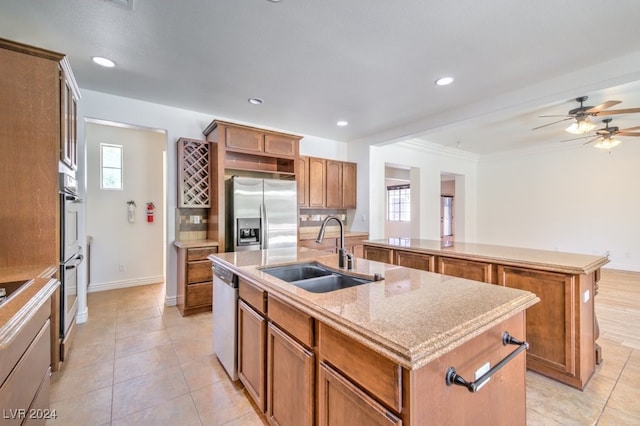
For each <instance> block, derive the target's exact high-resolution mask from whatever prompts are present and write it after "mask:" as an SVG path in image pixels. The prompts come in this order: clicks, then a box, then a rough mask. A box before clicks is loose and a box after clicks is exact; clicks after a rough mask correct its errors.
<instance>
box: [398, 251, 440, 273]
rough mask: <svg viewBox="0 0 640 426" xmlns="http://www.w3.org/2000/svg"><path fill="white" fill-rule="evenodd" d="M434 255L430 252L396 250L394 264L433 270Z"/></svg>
mask: <svg viewBox="0 0 640 426" xmlns="http://www.w3.org/2000/svg"><path fill="white" fill-rule="evenodd" d="M435 259H436V258H435V256H432V255H430V254H421V253H412V252H410V251H401V250H400V251H399V250H396V261H395V264H396V265H400V266H405V267H407V268H413V269H422V270H423V271H429V272H435V270H436V261H435Z"/></svg>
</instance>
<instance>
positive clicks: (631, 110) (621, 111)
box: [589, 108, 640, 116]
mask: <svg viewBox="0 0 640 426" xmlns="http://www.w3.org/2000/svg"><path fill="white" fill-rule="evenodd" d="M637 112H640V108H627V109H614V110H611V111H596V112H594V113H591V112H590V113H589V114H590V115H595V116H601V115H615V114H634V113H637Z"/></svg>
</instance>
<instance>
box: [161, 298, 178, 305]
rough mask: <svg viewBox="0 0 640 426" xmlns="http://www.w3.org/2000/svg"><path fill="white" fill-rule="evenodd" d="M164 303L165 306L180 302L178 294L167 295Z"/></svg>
mask: <svg viewBox="0 0 640 426" xmlns="http://www.w3.org/2000/svg"><path fill="white" fill-rule="evenodd" d="M164 304H165V306H176V305H177V304H178V296H171V297H169V296H165V298H164Z"/></svg>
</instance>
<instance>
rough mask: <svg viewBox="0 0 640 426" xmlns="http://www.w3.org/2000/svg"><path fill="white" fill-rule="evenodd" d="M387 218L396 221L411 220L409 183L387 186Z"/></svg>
mask: <svg viewBox="0 0 640 426" xmlns="http://www.w3.org/2000/svg"><path fill="white" fill-rule="evenodd" d="M387 220H388V221H394V222H409V221H410V220H411V191H410V189H409V184H405V185H392V186H387Z"/></svg>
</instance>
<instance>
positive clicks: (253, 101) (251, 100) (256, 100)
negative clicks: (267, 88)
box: [249, 98, 264, 105]
mask: <svg viewBox="0 0 640 426" xmlns="http://www.w3.org/2000/svg"><path fill="white" fill-rule="evenodd" d="M263 102H264V101H263V100H262V99H260V98H249V103H250V104H252V105H260V104H262V103H263Z"/></svg>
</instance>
